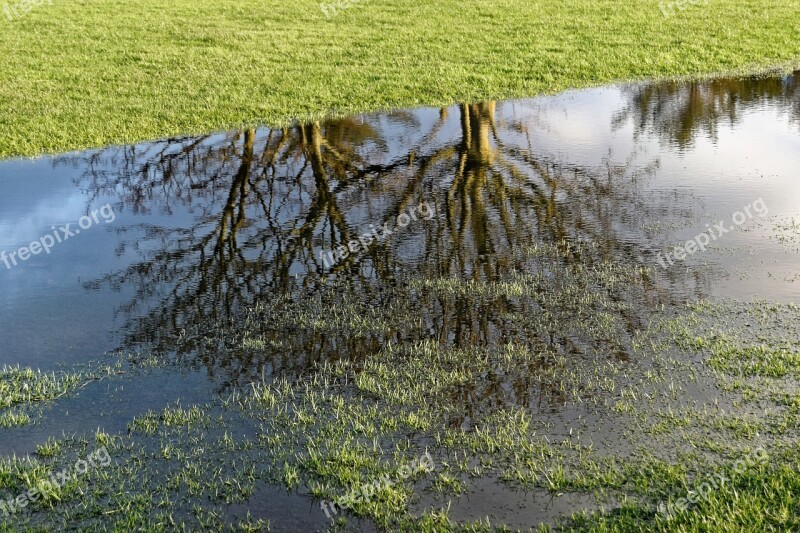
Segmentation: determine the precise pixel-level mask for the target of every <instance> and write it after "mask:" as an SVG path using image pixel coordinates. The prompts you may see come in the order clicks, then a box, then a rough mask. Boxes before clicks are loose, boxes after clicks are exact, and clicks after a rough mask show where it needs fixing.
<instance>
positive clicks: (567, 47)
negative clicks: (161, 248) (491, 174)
mask: <svg viewBox="0 0 800 533" xmlns="http://www.w3.org/2000/svg"><path fill="white" fill-rule="evenodd" d="M9 5H10V6H11V7H15V6H17V5H18V4H17V2H11V3H10V4H9ZM18 13H19V16H16V15H14V14H13V13H12V15H11V18H12V19H13V20H9V16H8V15H7V14H6V13H0V58H2V60H0V109H2V110H3V111H2V113H0V157H9V156H15V155H25V156H33V155H37V154H40V153H43V152H58V151H65V150H70V149H79V148H85V147H90V146H99V145H105V144H109V143H123V142H134V141H141V140H145V139H154V138H160V137H165V136H169V135H175V134H183V133H199V132H206V131H209V130H218V129H224V128H230V127H234V126H239V125H242V124H256V123H265V124H276V125H277V124H281V123H286V122H287V121H291V120H293V119H301V120H302V119H309V118H312V117H319V116H321V115H324V114H328V113H349V112H360V111H367V110H375V109H380V108H390V107H401V106H414V105H423V104H425V105H439V104H445V103H451V102H454V101H466V100H478V99H486V98H504V97H516V96H529V95H535V94H538V93H542V92H553V91H558V90H562V89H565V88H568V87H582V86H590V85H596V84H600V83H604V82H609V81H614V80H624V79H641V78H650V77H672V76H687V75H688V76H699V75H704V74H710V73H719V72H731V71H737V72H756V71H759V70H765V69H767V68H770V67H775V66H782V67H784V68H788V66H790V65H796V64H798V62H799V61H800V28H799V27H798V26H797V24H794V23H793V21H797V20H800V1H797V0H788V1H784V2H771V1H768V0H713V1H711V2H709V3H708V4H707V5H704V4H699V5H689V7H687V8H686V9H685V10H683V11H678V10H677V9H676V10H675V11H674V13H673V14H672V15H670V16H669V17H665V16H664V14H663V13H662V11H661V9H660V8H659V3H658V2H657V1H656V0H630V1H627V2H619V1H618V0H581V1H578V2H564V1H562V0H541V1H538V2H526V1H524V0H501V1H494V0H492V1H478V2H469V3H464V2H456V1H454V0H442V1H439V2H423V1H420V0H401V1H399V2H397V1H391V2H390V1H389V0H361V1H359V2H355V3H352V4H351V5H350V7H349V8H348V9H346V10H344V11H341V12H339V13H338V14H336V15H335V16H332V17H330V18H329V17H327V16H326V15H325V14H324V13H323V11H322V9H320V6H319V3H317V2H313V1H311V0H301V1H297V2H272V1H270V2H266V1H263V0H254V1H251V2H241V1H238V0H191V1H190V0H176V1H175V2H169V3H165V2H156V1H154V0H139V1H137V2H124V1H122V0H56V1H54V2H52V4H48V3H47V2H43V3H42V4H41V5H38V6H36V7H33V8H32V9H31V10H30V11H29V12H28V13H25V12H23V11H22V10H21V9H19V10H18Z"/></svg>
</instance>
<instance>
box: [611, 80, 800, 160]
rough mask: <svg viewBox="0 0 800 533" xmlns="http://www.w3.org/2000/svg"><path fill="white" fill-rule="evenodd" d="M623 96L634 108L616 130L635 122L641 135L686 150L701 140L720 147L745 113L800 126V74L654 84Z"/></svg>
mask: <svg viewBox="0 0 800 533" xmlns="http://www.w3.org/2000/svg"><path fill="white" fill-rule="evenodd" d="M623 92H624V93H625V96H626V98H627V99H628V102H629V103H628V105H627V106H626V107H625V109H623V110H622V111H621V112H620V113H619V114H618V115H617V116H616V117H615V124H617V125H622V124H624V123H625V122H626V121H628V120H632V121H633V124H634V127H635V129H636V132H637V134H638V135H641V134H645V133H656V134H658V135H659V136H660V137H661V139H662V141H663V142H665V143H667V144H670V145H675V146H678V147H679V148H682V149H685V148H688V147H690V146H692V144H693V143H694V141H695V139H696V138H697V136H698V135H704V136H706V137H708V138H710V139H712V140H714V141H716V138H717V135H718V132H719V128H720V125H722V124H726V123H727V124H736V123H737V122H738V121H739V120H741V118H742V115H743V113H744V112H745V111H747V110H748V109H751V108H753V107H756V106H760V105H769V106H772V107H774V108H776V109H777V110H778V111H779V112H780V113H783V114H786V115H787V116H788V117H789V119H790V120H791V121H792V122H794V123H796V124H798V125H800V71H798V72H795V73H794V74H792V75H788V76H784V77H780V78H751V79H747V78H745V79H729V78H723V79H717V80H711V81H696V82H677V81H676V82H665V83H653V84H647V85H640V86H633V87H629V88H627V89H624V90H623Z"/></svg>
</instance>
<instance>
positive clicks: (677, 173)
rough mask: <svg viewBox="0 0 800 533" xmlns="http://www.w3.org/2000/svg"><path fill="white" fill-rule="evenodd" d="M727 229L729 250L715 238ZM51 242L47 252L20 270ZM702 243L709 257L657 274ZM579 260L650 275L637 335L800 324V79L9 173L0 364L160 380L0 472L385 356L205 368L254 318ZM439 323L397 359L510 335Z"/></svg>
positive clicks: (258, 136) (285, 136)
mask: <svg viewBox="0 0 800 533" xmlns="http://www.w3.org/2000/svg"><path fill="white" fill-rule="evenodd" d="M92 213H94V215H92ZM403 215H405V216H403ZM399 216H403V218H398V217H399ZM720 222H722V223H723V226H722V227H723V228H724V229H725V230H727V231H721V230H719V229H717V230H716V231H714V230H712V228H715V227H717V228H718V227H719V223H720ZM67 224H70V227H69V228H66V229H65V230H61V229H59V228H61V227H65V226H66V225H67ZM385 225H386V228H387V229H388V230H389V231H391V232H392V233H391V235H388V234H385V232H386V230H384V229H383V228H384V226H385ZM76 229H80V233H78V232H77V231H75V230H76ZM709 231H712V232H713V233H711V234H709V233H708V232H709ZM70 232H72V234H71V235H69V237H68V238H66V240H63V238H64V237H65V236H67V235H68V234H69V233H70ZM365 234H368V235H369V237H368V238H367V237H364V235H365ZM701 234H703V235H706V236H709V235H710V236H709V237H708V238H706V237H701ZM56 235H57V236H58V239H60V240H62V242H52V244H51V245H50V246H48V248H49V250H48V252H47V253H46V252H45V251H44V250H41V251H40V253H38V254H36V255H32V254H31V255H30V256H29V257H28V258H27V259H25V260H22V259H21V258H20V257H21V255H26V254H24V253H22V254H20V252H19V250H20V248H23V247H28V248H31V247H30V244H31V243H32V242H34V241H39V242H40V243H42V244H45V243H50V242H51V241H56V237H55V236H56ZM49 236H52V237H53V238H52V239H50V237H49ZM359 237H361V238H362V240H363V243H362V242H359ZM696 237H697V240H698V242H700V243H702V244H703V246H702V247H703V248H705V249H701V250H697V251H695V252H694V253H691V254H689V255H688V257H686V258H685V259H684V260H680V259H667V258H666V255H667V254H668V253H672V251H673V248H674V246H675V245H677V244H684V245H685V244H686V243H687V241H689V240H692V239H695V238H696ZM368 241H371V242H368ZM706 241H707V242H706ZM587 244H588V245H589V246H591V248H592V250H593V253H594V254H596V256H597V257H600V258H613V259H614V260H615V261H619V262H623V263H626V264H628V265H631V266H642V267H649V268H652V272H653V275H652V278H651V280H650V281H651V283H650V286H649V289H648V290H647V291H644V293H643V294H641V295H639V296H640V298H641V301H640V303H639V307H638V308H637V309H638V316H637V317H634V318H632V319H631V324H632V326H631V327H632V328H637V327H643V326H644V325H645V324H646V323H647V316H648V315H647V310H648V309H651V308H655V307H658V306H677V305H680V304H682V303H684V302H687V301H694V300H697V299H703V298H734V299H737V300H744V301H749V300H753V299H769V300H775V301H780V302H798V301H800V72H798V73H795V74H794V75H789V76H784V77H775V78H767V79H743V80H738V79H737V80H715V81H708V82H697V83H658V84H642V85H625V86H613V87H606V88H600V89H591V90H581V91H570V92H567V93H564V94H561V95H558V96H552V97H541V98H534V99H528V100H516V101H508V102H481V103H474V104H464V105H456V106H452V107H449V108H443V109H430V108H426V109H414V110H402V111H395V112H391V113H377V114H369V115H362V116H356V117H350V118H346V119H341V120H331V121H328V122H320V123H314V124H307V125H302V126H295V127H291V128H287V129H266V128H263V129H249V130H243V131H233V132H228V133H219V134H212V135H206V136H201V137H185V138H174V139H166V140H162V141H157V142H152V143H144V144H141V145H137V146H123V147H112V148H106V149H98V150H93V151H88V152H81V153H73V154H66V155H60V156H54V157H46V158H40V159H36V160H33V161H28V160H10V161H5V162H0V251H4V252H5V254H6V255H5V256H0V259H3V258H9V256H10V254H11V253H12V252H14V253H16V255H15V256H14V259H13V260H11V259H3V261H2V262H0V295H2V296H1V297H0V365H3V364H5V365H20V366H23V367H33V368H41V369H43V370H54V369H58V368H67V369H68V368H71V367H72V366H74V365H77V364H83V363H88V362H90V361H96V360H99V359H103V358H104V357H107V356H106V354H107V353H110V352H115V351H121V352H125V353H131V352H135V353H148V354H154V355H155V356H156V357H157V358H163V359H165V360H167V359H168V360H170V361H171V364H170V365H169V366H166V367H163V368H158V369H154V370H152V372H150V373H148V374H147V375H144V376H139V377H132V378H129V379H128V381H126V382H120V383H116V384H114V385H109V384H102V385H96V386H92V387H87V389H85V390H83V391H81V392H80V394H79V395H78V396H77V397H74V398H70V399H67V400H65V402H68V403H63V402H62V403H60V404H58V405H56V406H55V407H53V408H52V411H50V412H49V413H48V414H46V415H45V417H44V419H43V420H41V421H39V422H38V423H37V424H36V425H34V427H29V428H21V429H17V430H0V452H2V453H4V454H7V453H12V452H20V453H21V452H24V451H26V450H29V449H31V447H32V443H35V442H36V441H41V440H42V439H44V438H46V436H47V435H48V434H49V435H58V434H60V433H61V430H62V429H63V430H67V431H83V430H93V429H94V428H97V427H98V426H103V427H105V428H107V429H108V430H109V431H122V430H124V427H125V423H126V422H127V421H128V420H130V418H131V417H132V416H135V415H137V414H139V413H141V412H142V411H143V410H145V409H148V408H161V407H163V406H165V405H167V404H168V403H170V402H173V401H174V400H175V399H178V398H180V399H182V400H183V401H184V402H186V403H191V402H201V401H207V400H209V399H210V398H211V396H212V395H213V394H216V393H218V392H222V391H226V390H229V389H231V388H232V387H236V386H240V385H244V384H246V383H248V382H249V381H252V380H254V379H257V378H258V377H259V376H261V375H263V374H264V372H265V371H267V372H269V373H271V374H275V375H279V374H281V373H292V372H299V371H302V370H304V369H307V368H310V367H311V365H313V364H314V363H315V362H318V361H320V360H322V359H325V358H328V357H361V356H364V354H365V353H368V351H369V350H370V349H372V350H377V349H380V345H381V342H383V341H385V340H386V339H381V338H371V339H369V341H367V342H364V343H360V344H356V343H349V342H348V340H347V339H333V340H332V339H327V338H321V337H324V336H321V337H320V338H305V337H304V338H303V339H302V340H298V341H297V342H296V343H295V344H293V345H292V348H291V349H290V350H287V349H285V345H281V343H279V342H275V343H274V345H275V346H276V348H275V349H272V348H270V347H269V346H267V347H266V348H264V349H262V350H255V351H254V350H232V349H224V350H223V349H220V350H214V349H208V347H205V348H203V347H202V346H201V345H202V344H203V339H205V338H208V337H212V336H213V335H214V332H215V331H216V330H217V329H218V327H219V326H220V325H221V324H229V323H231V322H236V321H237V320H241V319H242V317H244V316H246V315H247V313H248V310H249V309H253V308H255V307H257V306H259V305H260V304H265V303H267V304H270V305H273V304H274V303H275V302H279V301H281V302H282V301H285V302H295V303H298V302H299V303H302V302H307V301H315V298H318V297H319V295H320V294H321V291H322V288H323V287H325V286H326V285H327V284H330V283H334V282H345V283H347V284H348V286H349V287H351V288H352V290H353V292H354V293H355V294H358V295H359V298H361V300H362V303H364V302H365V303H367V304H369V305H374V306H376V307H380V306H382V305H387V304H388V303H389V302H387V301H386V299H387V298H388V296H387V294H388V292H387V291H386V289H387V288H390V287H393V286H395V285H396V284H397V283H399V281H400V280H404V279H409V278H417V279H439V278H452V279H458V280H484V281H493V280H496V279H499V278H500V277H501V276H502V275H505V274H507V273H508V272H510V271H522V270H523V269H524V268H525V266H524V262H523V261H521V260H520V251H521V250H536V249H537V247H543V249H544V247H546V246H548V245H551V246H552V245H555V246H561V247H564V246H566V247H567V248H569V247H570V246H572V247H575V248H579V247H580V246H584V245H587ZM34 248H35V247H34ZM345 248H347V249H345ZM673 257H674V253H673ZM579 260H580V259H579ZM5 261H7V262H5ZM15 263H16V264H15ZM670 263H672V264H670ZM662 265H663V266H662ZM433 300H435V299H430V300H425V301H424V302H423V301H421V302H420V304H419V305H420V306H421V310H420V314H421V315H424V317H425V324H424V325H423V326H419V327H417V326H414V327H413V328H412V327H411V326H409V330H411V329H413V330H414V331H413V332H411V331H405V332H402V331H401V332H399V333H397V336H399V337H403V336H404V335H405V337H404V338H411V337H413V338H432V339H439V340H442V339H445V340H448V341H449V342H452V343H454V344H459V343H482V342H491V341H492V340H503V339H508V338H510V337H513V336H514V335H515V334H516V333H515V330H514V329H513V328H511V327H509V326H507V324H506V323H505V322H502V321H494V320H492V318H491V316H482V314H486V315H489V314H490V313H491V309H482V310H477V311H476V310H474V309H464V308H459V307H457V306H456V307H454V308H453V307H447V306H444V305H437V304H436V303H435V302H433ZM320 305H323V306H324V305H326V304H325V303H324V302H322V303H321V304H320ZM281 331H282V334H283V335H286V332H287V331H291V328H289V330H287V329H286V328H285V327H284V328H283V329H282V330H281ZM290 334H291V333H290ZM214 342H219V343H222V344H224V340H219V339H215V341H214ZM265 369H266V370H265ZM120 398H123V399H124V398H135V399H136V401H135V402H131V401H127V400H121V399H120ZM69 413H73V414H72V415H71V416H70V415H69ZM76 413H77V415H76ZM3 433H5V435H2V434H3Z"/></svg>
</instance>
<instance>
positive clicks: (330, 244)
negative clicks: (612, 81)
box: [62, 93, 673, 405]
mask: <svg viewBox="0 0 800 533" xmlns="http://www.w3.org/2000/svg"><path fill="white" fill-rule="evenodd" d="M644 98H646V96H643V95H641V94H639V93H637V94H636V95H634V96H632V101H634V102H639V101H640V100H642V99H644ZM648 105H649V104H648ZM630 109H641V106H640V105H639V104H636V105H634V104H632V106H631V108H630ZM529 128H530V126H529V124H528V123H527V122H526V120H525V119H524V118H518V117H517V115H516V114H515V113H514V111H513V109H512V108H510V107H509V108H503V107H502V106H501V109H500V110H498V106H497V105H496V104H495V103H494V102H481V103H475V104H464V105H460V106H456V107H455V108H452V109H449V110H441V112H440V113H439V114H438V116H431V115H430V112H429V111H425V110H423V111H420V112H417V113H397V114H392V115H386V116H384V115H375V116H370V117H360V118H350V119H344V120H332V121H328V122H322V123H321V122H316V123H312V124H306V125H301V126H295V127H291V128H284V129H280V130H253V129H248V130H244V131H239V132H234V133H230V134H225V135H220V136H205V137H201V138H196V139H169V140H165V141H162V142H158V143H153V144H150V145H146V146H141V147H125V148H119V149H112V150H103V151H99V152H96V153H93V154H89V155H87V156H81V159H76V158H70V159H69V160H63V161H62V164H75V165H82V166H83V168H84V169H85V173H84V175H83V176H82V178H80V186H81V187H83V188H85V189H88V190H89V191H90V193H91V195H92V198H97V197H100V196H108V195H113V196H115V197H116V198H118V204H119V205H118V207H119V209H128V210H130V211H131V212H133V213H152V212H157V213H164V214H174V213H178V212H180V213H183V214H189V215H191V217H190V219H191V220H192V222H191V224H188V225H186V224H182V225H179V227H169V226H167V225H162V226H154V227H150V226H148V227H146V228H144V229H145V231H144V235H145V237H144V239H139V238H137V239H130V240H128V241H123V244H122V245H121V246H129V247H132V249H134V250H135V251H136V253H137V257H138V258H137V260H136V261H134V262H133V264H131V265H130V266H129V267H128V268H126V269H124V270H122V271H119V272H112V273H110V274H109V275H107V276H106V277H104V278H103V279H100V280H96V281H95V282H94V284H95V285H98V286H100V285H107V286H110V287H116V288H119V287H123V286H125V287H135V288H136V296H135V298H133V299H132V300H131V301H130V302H129V303H128V304H127V305H126V306H124V307H123V308H122V309H121V310H120V311H121V312H122V313H123V314H124V315H125V316H126V317H128V319H129V320H128V324H127V326H126V341H125V342H126V345H128V346H133V345H138V344H142V343H146V344H148V345H151V346H153V347H154V349H155V350H157V351H158V352H160V353H164V354H170V353H171V354H175V355H176V356H177V357H178V358H179V359H180V360H181V361H184V362H185V363H186V364H194V365H197V366H202V367H205V368H207V369H208V372H209V373H210V374H212V375H213V376H214V377H215V379H217V380H218V382H219V384H220V387H221V388H224V387H227V386H230V385H235V384H238V383H244V382H247V381H250V380H252V379H254V378H255V377H257V376H258V375H259V374H260V373H261V372H262V369H263V368H264V367H265V366H268V367H269V368H271V369H273V370H274V371H281V372H290V371H300V370H303V369H305V368H308V366H309V365H310V364H312V363H315V362H318V361H322V360H329V359H335V358H338V357H350V358H354V359H358V358H363V357H369V355H370V354H373V353H375V352H376V351H378V350H380V349H381V347H383V346H385V344H386V342H388V341H390V340H391V341H393V342H406V341H414V340H422V339H428V338H433V339H436V340H438V341H439V342H440V343H442V344H445V345H450V346H456V347H458V346H462V347H464V346H470V345H482V346H483V345H495V344H498V343H505V342H508V341H510V340H514V341H515V342H522V343H524V344H526V345H528V346H530V347H532V349H535V350H539V351H541V352H542V353H543V354H544V353H546V354H552V355H554V356H555V355H569V356H570V357H575V358H579V357H607V358H609V359H610V360H613V361H624V360H625V359H626V358H627V357H629V346H630V339H631V338H632V336H633V335H635V333H636V332H637V331H638V330H640V329H641V328H642V327H643V325H644V324H646V322H647V317H648V316H649V313H650V310H651V309H653V308H654V307H655V306H658V305H660V304H662V303H664V302H669V301H672V300H671V299H672V298H673V295H672V293H671V286H670V285H669V284H665V283H663V282H662V281H660V280H659V279H657V278H656V277H655V276H654V275H652V274H651V273H647V272H646V271H642V272H641V273H640V274H637V277H636V279H635V282H634V283H631V284H628V285H627V286H624V287H621V286H619V285H613V286H612V285H610V284H609V285H604V284H603V283H602V280H601V281H599V282H598V281H597V280H593V281H591V282H585V283H587V285H586V287H585V289H586V291H590V292H591V291H599V292H602V293H604V294H605V295H606V296H607V297H608V298H609V299H610V300H613V301H620V302H622V301H631V303H632V305H630V306H627V307H625V306H620V307H619V310H618V319H619V321H620V324H621V326H620V328H619V330H618V331H617V334H616V335H615V336H614V338H592V337H591V336H585V337H579V336H576V334H575V331H576V330H574V329H570V327H571V326H570V324H573V325H574V326H575V327H579V326H580V322H581V320H583V317H582V316H581V315H580V312H581V311H580V310H576V309H573V308H570V307H568V306H566V305H565V306H564V307H563V308H562V309H560V310H559V311H558V312H557V313H556V312H555V311H553V310H552V309H545V308H543V306H542V304H541V300H540V299H539V300H537V299H536V298H519V297H513V296H509V295H499V296H492V297H476V296H475V295H473V294H458V293H454V294H450V295H444V294H442V293H440V292H436V291H426V290H413V291H412V290H401V291H399V292H398V289H397V287H401V288H404V287H407V286H408V284H409V283H411V284H413V282H414V281H419V280H425V279H427V280H458V281H459V282H464V283H467V282H471V283H488V284H491V283H496V282H501V281H507V280H508V279H509V277H510V276H511V277H512V278H513V275H514V273H515V272H518V273H526V272H527V273H535V274H537V275H539V276H540V277H541V279H543V280H549V281H548V282H550V283H552V285H551V290H552V291H560V290H566V289H565V288H566V287H567V286H568V284H569V283H574V282H575V280H576V279H578V278H577V277H575V276H578V275H585V274H586V272H588V271H590V270H591V269H592V268H594V267H597V268H601V267H603V265H605V264H606V263H607V262H610V261H617V262H625V263H628V264H630V265H634V266H635V265H639V264H642V263H643V262H645V261H644V260H645V259H646V258H647V257H648V254H650V253H651V249H652V245H650V244H648V239H647V236H646V235H644V233H643V230H642V227H643V226H644V222H645V221H647V220H648V219H649V218H652V217H653V216H655V214H657V213H656V211H657V210H658V209H659V206H658V205H654V202H653V201H652V199H649V198H646V197H645V196H644V195H643V194H642V191H641V190H640V184H641V182H642V180H645V179H646V178H647V177H648V176H649V175H651V174H652V173H653V171H654V170H655V168H656V165H655V163H653V162H650V163H645V164H641V163H639V162H637V161H636V157H637V156H636V154H632V156H631V158H630V160H628V161H627V162H626V164H622V165H615V164H613V163H612V161H611V158H608V159H607V160H605V161H603V163H602V164H600V165H595V166H593V167H589V166H581V165H575V164H572V163H570V162H565V161H559V160H556V159H554V158H552V157H550V156H546V155H544V154H542V153H539V152H537V149H536V148H535V147H534V146H533V145H532V141H531V138H532V135H531V134H530V131H529ZM422 202H425V203H427V204H429V205H431V206H435V209H436V213H437V216H435V217H434V218H433V219H431V220H430V221H421V220H420V221H417V222H414V223H412V224H410V225H409V226H408V227H407V228H404V229H402V230H401V231H398V232H397V234H396V235H394V236H393V237H392V238H391V239H387V240H385V241H378V242H375V243H373V245H371V246H370V247H368V248H366V249H361V250H359V251H357V252H355V253H352V254H350V255H348V257H347V258H346V259H344V260H341V261H339V262H337V263H336V264H334V265H326V264H324V262H323V261H322V259H321V252H325V251H328V250H332V249H335V248H336V247H337V246H341V245H346V244H347V243H348V242H349V241H350V240H352V239H354V238H356V237H357V236H358V235H359V234H361V233H364V232H366V231H367V228H366V227H367V225H369V224H375V225H376V226H380V225H382V224H384V223H385V222H391V221H394V220H396V218H397V216H398V215H399V214H400V213H403V212H406V211H407V210H408V209H409V208H410V207H413V206H417V205H419V204H420V203H422ZM536 250H557V252H558V253H548V254H543V255H542V254H540V255H537V253H536ZM603 268H605V267H603ZM580 279H584V278H580ZM332 287H333V289H332ZM400 293H402V294H400ZM399 294H400V295H399ZM632 299H635V301H632ZM390 306H397V308H401V307H403V306H405V307H403V308H404V309H406V310H407V311H408V310H413V320H410V319H409V316H406V315H404V316H398V317H394V318H390V319H388V320H387V321H386V324H384V326H383V327H380V328H374V329H369V328H367V330H360V331H358V332H357V333H354V332H353V330H352V328H348V327H338V326H337V325H336V324H335V323H334V322H335V320H333V319H331V320H327V321H326V319H325V317H326V313H333V311H332V310H337V311H336V312H337V313H338V312H339V311H341V312H342V313H350V315H348V316H356V315H359V314H360V315H365V314H367V313H368V312H369V310H370V309H385V308H389V307H390ZM259 309H260V310H261V311H258V310H259ZM254 310H256V311H254ZM584 311H585V312H586V313H590V312H592V310H591V309H590V308H587V309H586V310H584ZM559 313H560V314H559ZM571 313H572V314H575V316H571V315H570V314H571ZM543 314H544V315H549V318H548V320H547V321H543V322H541V321H540V322H536V321H535V320H534V318H536V317H540V316H542V315H543ZM337 316H339V315H337ZM309 317H310V318H309ZM510 317H515V319H514V320H511V318H510ZM312 319H313V320H312ZM395 319H396V320H395ZM311 322H314V323H316V324H323V326H319V327H317V326H315V327H310V326H309V325H308V324H309V323H311ZM543 324H544V325H543ZM552 360H553V358H549V357H544V358H543V359H542V361H543V362H542V363H541V365H543V366H541V367H539V368H529V369H523V370H524V371H521V372H520V374H519V375H516V376H513V377H509V376H506V377H501V376H496V377H495V378H493V379H487V380H485V381H484V382H482V383H475V384H471V385H469V386H466V387H464V388H462V389H459V390H458V391H454V394H456V395H458V396H459V397H460V398H462V399H463V400H464V403H465V405H473V404H474V405H477V404H478V403H481V404H483V405H491V404H492V403H495V404H503V403H509V402H510V403H516V404H528V403H530V402H534V403H539V404H542V405H544V404H547V405H557V404H563V402H564V398H563V394H564V391H563V390H561V389H560V388H559V383H558V382H557V380H553V379H551V378H548V379H547V380H545V379H543V378H542V376H543V375H544V372H543V370H544V369H545V367H548V366H549V367H552V364H554V363H552V362H547V361H552Z"/></svg>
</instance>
